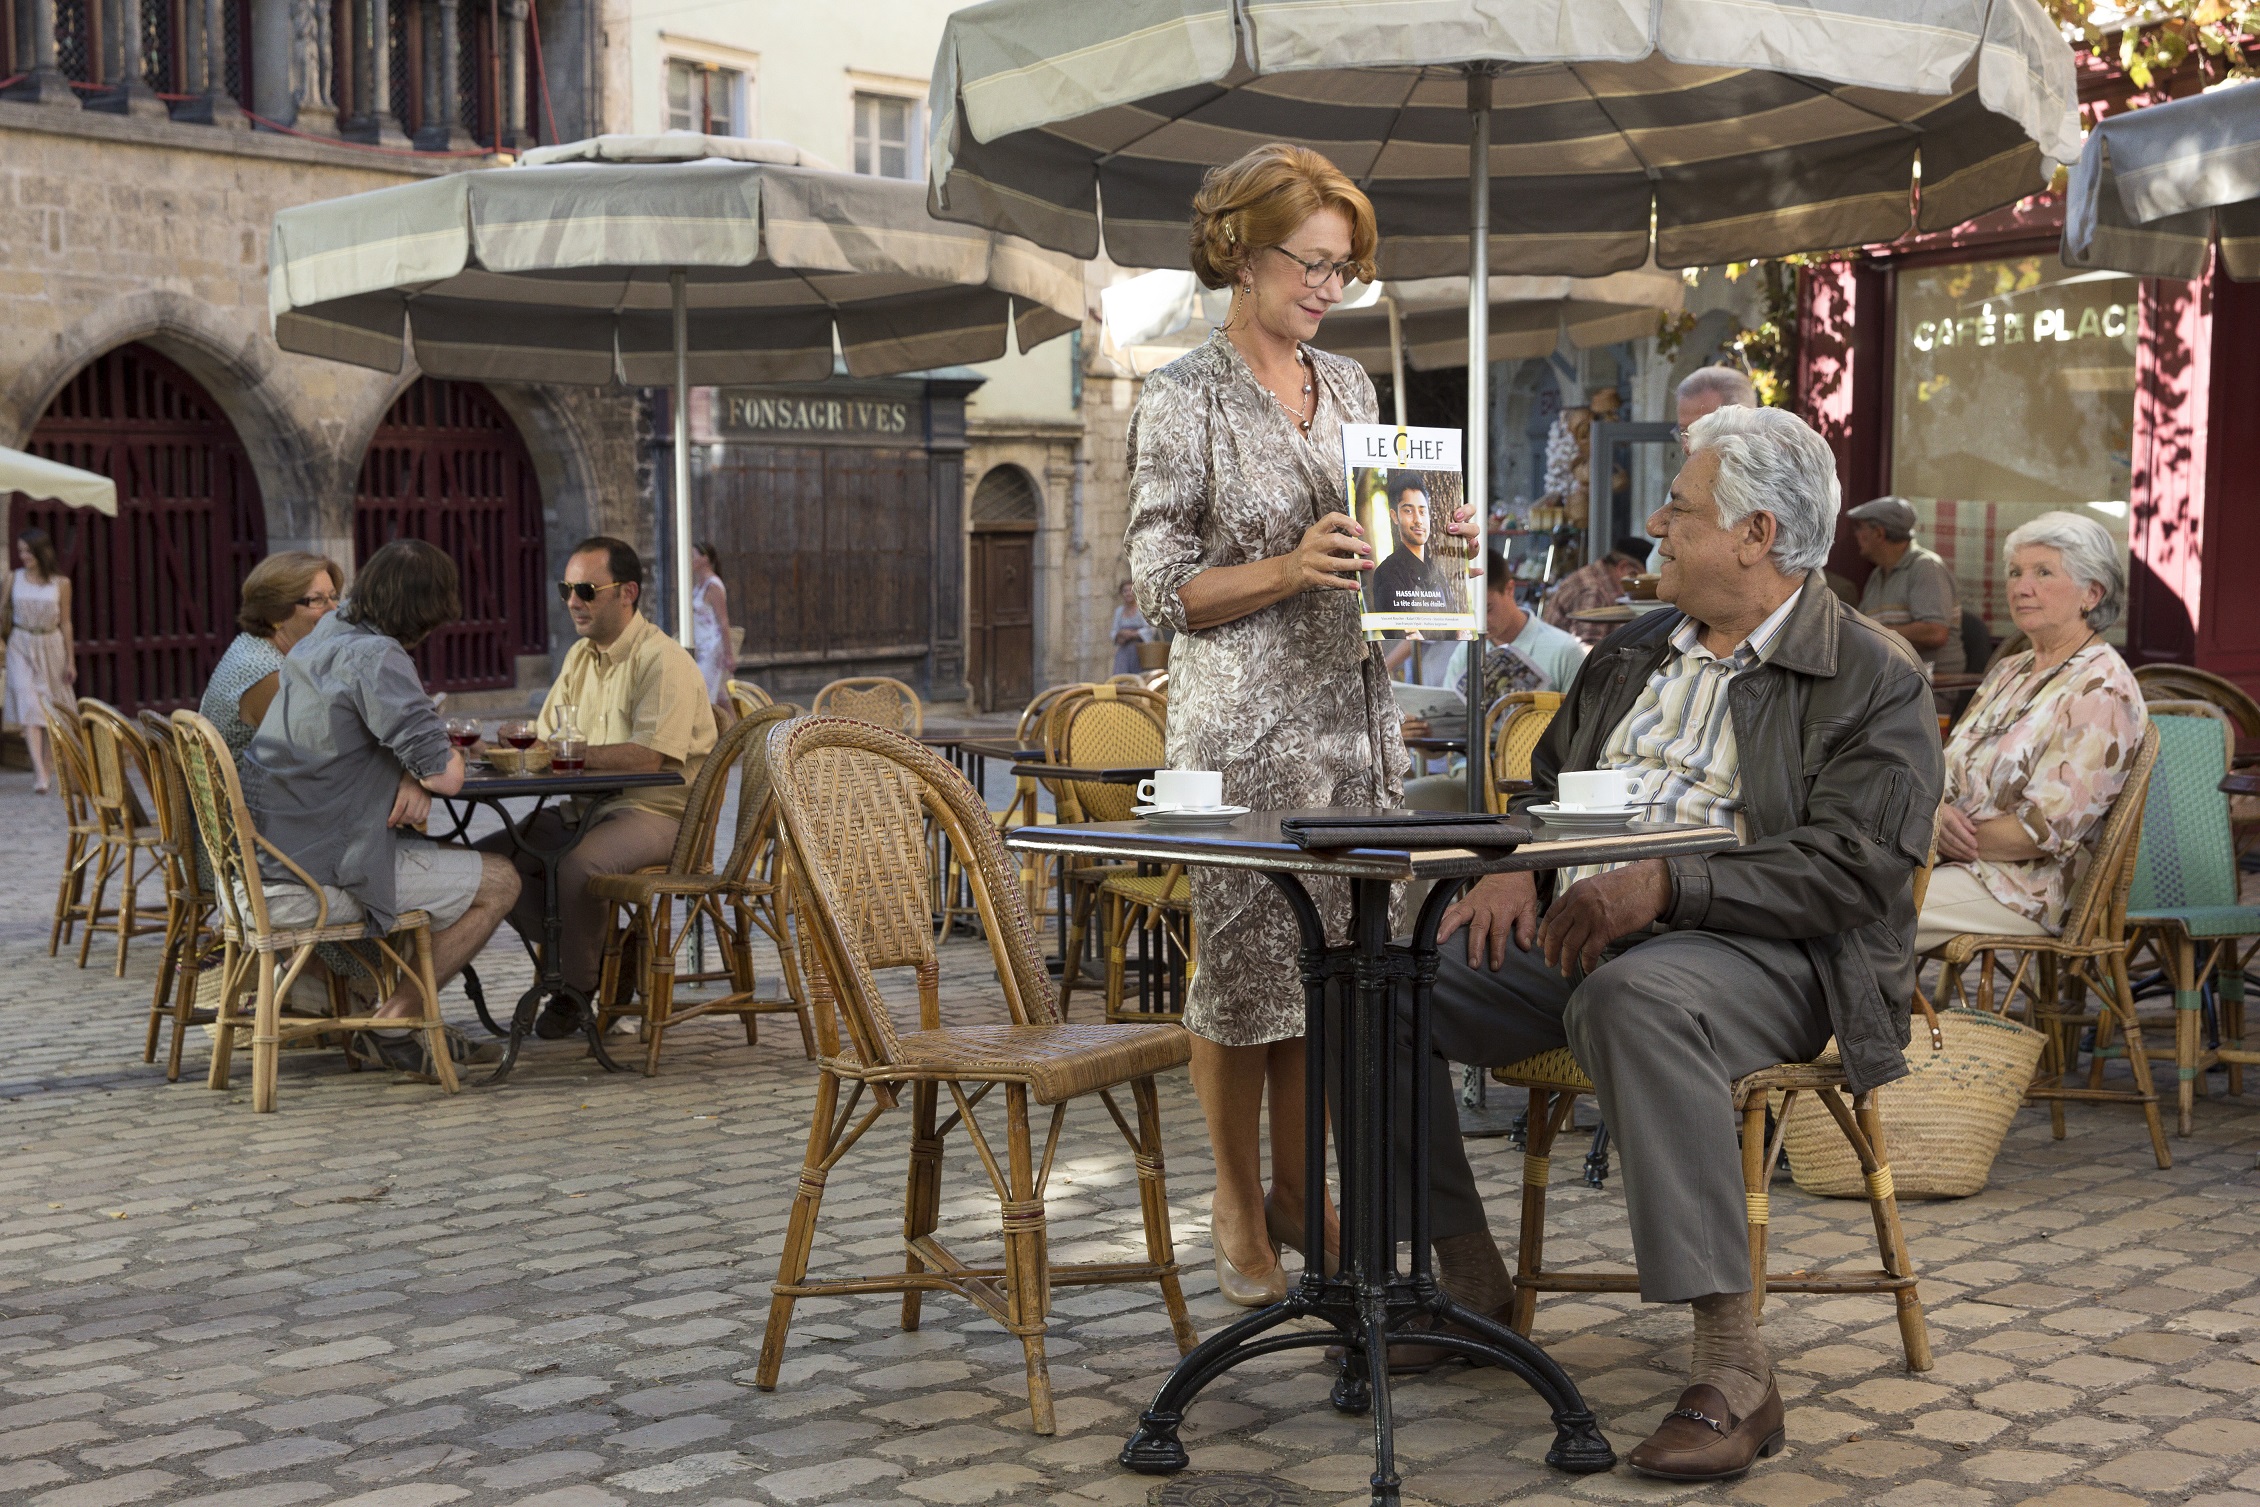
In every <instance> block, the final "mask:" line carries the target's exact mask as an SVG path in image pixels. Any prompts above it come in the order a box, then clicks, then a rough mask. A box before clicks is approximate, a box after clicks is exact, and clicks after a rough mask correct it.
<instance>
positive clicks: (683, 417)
mask: <svg viewBox="0 0 2260 1507" xmlns="http://www.w3.org/2000/svg"><path fill="white" fill-rule="evenodd" d="M667 284H668V287H669V289H670V290H671V291H672V292H673V294H674V300H675V403H674V408H675V488H674V491H675V537H674V539H673V540H672V541H670V542H671V543H672V544H673V546H674V548H673V551H672V553H673V555H674V559H673V560H672V561H671V562H670V563H669V565H668V572H669V574H671V575H672V576H673V577H674V580H673V582H672V583H671V584H672V585H673V586H674V596H675V636H676V637H677V638H678V639H680V640H682V644H683V647H684V648H686V649H688V648H690V647H691V314H690V274H689V273H688V272H686V271H685V270H684V269H683V268H681V267H677V268H676V269H675V270H674V271H672V272H670V273H668V274H667Z"/></svg>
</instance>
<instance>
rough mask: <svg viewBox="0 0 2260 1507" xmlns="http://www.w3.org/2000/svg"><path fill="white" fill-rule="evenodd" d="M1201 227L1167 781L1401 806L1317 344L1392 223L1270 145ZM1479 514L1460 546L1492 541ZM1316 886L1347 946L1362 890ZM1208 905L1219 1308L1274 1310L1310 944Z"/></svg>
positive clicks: (1176, 415) (1155, 486)
mask: <svg viewBox="0 0 2260 1507" xmlns="http://www.w3.org/2000/svg"><path fill="white" fill-rule="evenodd" d="M1193 210H1194V215H1193V229H1192V270H1193V272H1194V273H1195V274H1196V275H1197V276H1198V277H1199V278H1200V279H1201V281H1202V282H1203V283H1205V284H1207V285H1208V286H1209V287H1212V288H1221V287H1226V286H1229V287H1230V288H1231V289H1232V312H1231V314H1230V316H1229V318H1227V320H1226V321H1225V323H1224V326H1223V327H1222V328H1221V329H1219V330H1217V331H1214V332H1213V333H1211V335H1210V336H1209V339H1208V343H1207V344H1205V345H1203V346H1201V347H1199V348H1198V349H1196V350H1194V351H1192V352H1190V353H1189V354H1187V355H1185V356H1183V357H1180V358H1179V359H1178V360H1176V361H1173V362H1171V363H1170V364H1169V365H1167V366H1165V367H1163V368H1162V369H1161V370H1159V371H1157V372H1155V373H1153V374H1152V375H1151V376H1150V377H1148V378H1147V379H1146V383H1145V389H1144V392H1143V394H1142V396H1141V397H1140V398H1139V400H1138V408H1137V411H1136V413H1135V414H1134V415H1133V416H1132V418H1131V425H1130V436H1129V451H1130V455H1129V461H1130V467H1129V469H1130V526H1129V531H1128V535H1127V537H1126V539H1125V541H1124V542H1125V545H1126V547H1127V549H1128V552H1129V556H1130V575H1131V581H1132V583H1133V584H1134V585H1135V587H1136V588H1137V596H1138V604H1139V606H1140V607H1141V608H1142V609H1143V610H1144V613H1145V616H1146V619H1147V620H1148V621H1149V622H1151V623H1153V624H1155V625H1156V626H1160V625H1167V626H1168V627H1169V628H1171V629H1173V630H1174V631H1175V635H1176V636H1175V639H1174V641H1173V642H1172V644H1171V648H1170V657H1169V740H1168V758H1169V764H1170V767H1171V768H1174V769H1213V770H1217V771H1219V772H1221V773H1222V774H1223V776H1224V798H1225V799H1226V800H1227V801H1231V802H1234V803H1236V804H1239V805H1245V806H1250V807H1253V808H1255V809H1257V810H1287V809H1291V808H1298V807H1313V806H1393V805H1395V804H1397V801H1398V799H1399V797H1400V795H1401V792H1402V783H1403V778H1404V770H1405V765H1406V759H1405V746H1404V740H1403V739H1402V737H1401V736H1400V735H1399V732H1398V720H1399V719H1398V715H1397V703H1396V700H1395V698H1394V697H1393V696H1392V695H1391V693H1390V690H1389V681H1388V672H1387V671H1386V670H1385V669H1384V668H1383V667H1382V663H1381V660H1380V658H1379V656H1378V655H1377V654H1375V653H1374V652H1372V650H1370V649H1369V648H1368V647H1367V645H1366V642H1365V639H1364V636H1363V634H1362V633H1361V632H1360V630H1359V623H1358V616H1359V600H1360V598H1359V583H1360V581H1361V579H1362V573H1363V572H1365V571H1369V570H1371V569H1372V568H1373V551H1372V549H1371V547H1370V546H1369V545H1368V544H1367V542H1366V539H1365V534H1364V530H1362V529H1361V528H1359V526H1358V525H1357V523H1356V522H1355V521H1353V520H1352V519H1351V518H1350V517H1349V516H1348V515H1347V513H1346V512H1345V511H1344V505H1345V501H1346V499H1345V497H1344V495H1343V466H1342V426H1343V425H1344V424H1356V423H1372V422H1373V421H1374V416H1375V403H1374V393H1373V383H1372V381H1371V380H1370V379H1369V378H1368V377H1367V376H1366V374H1365V372H1364V370H1363V369H1362V368H1360V367H1359V366H1358V365H1357V364H1356V363H1355V362H1352V361H1348V360H1345V359H1343V358H1342V357H1339V356H1335V355H1330V354H1328V353H1327V352H1325V351H1320V350H1314V349H1313V348H1312V347H1311V346H1310V345H1309V344H1307V342H1308V341H1309V339H1310V338H1311V337H1312V336H1313V335H1315V334H1316V333H1317V331H1318V326H1319V321H1320V320H1321V319H1323V318H1324V317H1325V315H1326V312H1327V311H1328V310H1329V309H1331V308H1332V307H1333V306H1334V305H1335V304H1337V303H1339V302H1340V301H1341V298H1342V288H1343V284H1344V283H1345V282H1346V281H1348V280H1351V279H1370V278H1371V277H1372V275H1373V253H1374V246H1375V234H1374V223H1373V207H1372V205H1370V204H1369V203H1368V202H1367V201H1366V198H1365V195H1364V194H1362V193H1360V192H1359V191H1358V189H1357V187H1356V185H1354V184H1353V183H1351V182H1350V180H1349V179H1348V178H1347V177H1345V176H1343V174H1342V173H1341V172H1340V171H1339V170H1338V169H1336V168H1335V167H1334V165H1333V164H1332V163H1330V162H1328V161H1327V160H1326V159H1325V158H1324V157H1321V156H1319V155H1318V154H1317V153H1316V152H1312V151H1308V150H1305V149H1303V148H1300V147H1292V146H1282V145H1271V146H1265V147H1259V148H1257V149H1256V150H1255V151H1253V152H1250V153H1249V154H1247V155H1246V156H1245V157H1242V158H1241V159H1240V160H1239V161H1237V162H1234V163H1231V164H1229V165H1227V166H1225V167H1221V168H1217V169H1215V170H1214V171H1212V172H1211V173H1210V174H1209V175H1208V177H1207V179H1206V180H1205V181H1204V182H1203V183H1202V185H1201V190H1200V193H1199V194H1198V195H1196V196H1195V198H1194V200H1193ZM1467 517H1468V513H1467V510H1465V509H1462V510H1461V511H1460V514H1459V515H1458V517H1457V518H1456V519H1455V520H1454V522H1453V524H1452V529H1453V532H1455V533H1459V534H1463V535H1464V534H1467V533H1470V532H1472V529H1473V525H1471V524H1469V523H1468V522H1467V521H1466V520H1467ZM1310 889H1311V897H1312V899H1313V900H1315V901H1316V902H1317V903H1318V906H1319V909H1320V912H1321V914H1322V915H1323V916H1324V917H1325V918H1326V923H1327V927H1328V930H1329V932H1330V934H1332V935H1334V936H1337V937H1338V936H1341V935H1342V934H1344V933H1345V932H1346V931H1347V928H1348V923H1349V910H1350V905H1349V887H1348V885H1347V884H1345V883H1343V882H1342V881H1339V880H1320V881H1317V882H1314V883H1312V884H1311V886H1310ZM1192 900H1193V925H1194V930H1195V933H1196V935H1197V936H1198V937H1199V939H1200V952H1201V962H1200V968H1199V970H1198V971H1197V972H1196V973H1195V974H1194V976H1193V980H1192V983H1191V985H1190V989H1189V992H1188V995H1187V999H1186V1003H1185V1026H1186V1029H1187V1030H1188V1031H1189V1032H1190V1033H1191V1034H1192V1037H1193V1060H1192V1071H1193V1085H1194V1088H1195V1090H1196V1091H1197V1092H1198V1094H1199V1095H1200V1100H1201V1109H1202V1113H1203V1114H1204V1115H1205V1116H1206V1118H1207V1120H1208V1130H1209V1145H1210V1149H1211V1151H1212V1152H1213V1153H1214V1155H1215V1157H1216V1195H1215V1199H1214V1202H1213V1204H1212V1205H1211V1209H1210V1223H1209V1233H1210V1243H1211V1245H1212V1246H1213V1247H1214V1249H1215V1256H1216V1274H1217V1284H1218V1287H1219V1288H1220V1290H1221V1291H1222V1292H1223V1293H1224V1295H1225V1296H1226V1297H1227V1298H1229V1299H1230V1300H1231V1301H1233V1302H1235V1303H1238V1304H1241V1305H1242V1306H1244V1307H1256V1306H1260V1305H1262V1304H1264V1303H1267V1302H1271V1301H1275V1300H1276V1299H1278V1298H1280V1297H1282V1296H1284V1295H1285V1292H1286V1274H1285V1271H1284V1270H1283V1268H1282V1267H1281V1266H1280V1264H1279V1259H1278V1248H1277V1244H1275V1243H1274V1242H1278V1243H1283V1244H1287V1245H1289V1246H1295V1245H1297V1244H1298V1243H1299V1241H1300V1239H1301V1236H1302V1230H1303V1215H1304V1210H1303V1168H1304V1158H1303V1149H1304V1148H1303V1111H1304V1105H1303V986H1302V977H1301V973H1300V971H1299V969H1298V967H1297V963H1296V954H1297V950H1298V948H1299V945H1300V938H1299V936H1298V934H1297V932H1296V929H1295V923H1294V918H1293V917H1292V916H1291V915H1290V914H1289V912H1288V910H1287V906H1286V902H1285V901H1284V900H1283V899H1281V898H1280V896H1279V895H1278V893H1277V892H1276V891H1274V890H1273V889H1272V887H1271V885H1270V883H1269V881H1267V880H1266V879H1265V878H1264V877H1263V876H1261V875H1259V874H1251V873H1242V872H1237V871H1225V870H1219V869H1210V868H1196V869H1194V870H1193V871H1192ZM1267 1088H1268V1092H1269V1098H1270V1105H1271V1192H1270V1195H1269V1196H1268V1197H1266V1195H1265V1193H1264V1190H1263V1176H1262V1173H1263V1169H1262V1165H1261V1155H1260V1151H1259V1147H1260V1139H1259V1134H1258V1133H1259V1130H1260V1129H1261V1122H1262V1118H1263V1108H1264V1101H1265V1097H1266V1090H1267ZM1336 1241H1337V1236H1336V1234H1335V1229H1334V1224H1333V1221H1332V1220H1331V1219H1329V1220H1328V1222H1327V1242H1328V1245H1329V1246H1330V1247H1331V1246H1332V1245H1334V1244H1335V1243H1336ZM1310 1259H1311V1253H1308V1252H1306V1253H1305V1260H1306V1261H1309V1260H1310Z"/></svg>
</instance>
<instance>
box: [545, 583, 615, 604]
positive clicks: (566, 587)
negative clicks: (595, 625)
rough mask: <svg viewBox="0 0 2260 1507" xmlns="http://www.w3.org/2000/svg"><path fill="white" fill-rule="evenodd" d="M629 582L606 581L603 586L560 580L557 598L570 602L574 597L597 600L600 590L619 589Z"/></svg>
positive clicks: (583, 599)
mask: <svg viewBox="0 0 2260 1507" xmlns="http://www.w3.org/2000/svg"><path fill="white" fill-rule="evenodd" d="M627 584H628V583H627V582H625V581H606V582H605V583H604V584H603V585H601V586H591V585H590V584H589V583H588V582H586V581H559V582H558V583H557V600H559V601H560V602H570V601H572V600H573V598H575V597H579V598H580V599H581V600H582V601H584V602H593V601H595V600H596V594H597V593H598V592H600V591H617V590H618V589H619V588H621V587H622V586H625V585H627Z"/></svg>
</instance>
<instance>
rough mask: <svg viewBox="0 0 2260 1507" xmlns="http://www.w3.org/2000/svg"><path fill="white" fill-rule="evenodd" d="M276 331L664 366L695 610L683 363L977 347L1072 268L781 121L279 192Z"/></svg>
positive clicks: (353, 356)
mask: <svg viewBox="0 0 2260 1507" xmlns="http://www.w3.org/2000/svg"><path fill="white" fill-rule="evenodd" d="M268 297H269V304H270V311H271V315H272V319H273V325H274V334H275V340H276V342H277V343H278V344H280V345H281V346H282V347H283V349H285V350H290V351H297V352H300V353H303V354H306V355H312V356H327V357H330V358H331V359H333V360H338V361H349V362H353V363H355V364H357V365H360V366H368V367H374V368H376V369H377V370H379V371H388V372H397V371H399V370H401V369H402V362H403V361H404V359H405V358H406V355H407V354H408V352H410V351H413V352H414V354H415V358H416V364H417V366H418V367H419V368H421V369H422V371H423V372H424V373H425V374H426V375H428V376H433V377H453V378H464V379H469V380H474V381H502V382H568V383H588V384H602V383H609V382H621V383H625V384H628V385H630V386H639V387H659V386H668V385H672V386H673V388H674V390H675V402H674V405H673V407H674V438H675V447H674V448H675V467H674V479H675V485H674V493H675V505H674V520H673V523H674V526H673V530H672V532H673V538H672V540H671V544H672V551H671V561H672V575H673V580H672V582H671V585H672V587H673V596H674V607H675V613H674V616H675V624H676V629H677V632H678V633H679V634H680V636H681V637H682V639H683V641H684V642H685V643H686V644H687V643H688V642H689V641H690V633H691V627H690V624H691V599H690V592H689V591H688V590H687V583H688V582H689V579H690V550H691V528H690V443H689V439H690V435H689V404H688V402H687V398H688V395H689V390H690V388H691V386H692V385H693V384H694V383H695V384H699V385H707V384H714V383H726V382H786V381H814V380H821V379H823V378H827V377H829V376H831V375H832V373H833V370H834V362H835V359H839V358H844V360H845V363H846V367H847V371H848V373H849V374H850V375H851V376H857V377H876V376H886V375H891V374H894V373H897V372H904V371H917V370H923V369H926V368H930V367H937V366H948V365H954V364H957V363H960V362H968V361H988V360H994V359H996V358H997V357H999V356H1002V355H1003V354H1004V353H1005V348H1006V343H1007V338H1008V337H1007V331H1008V330H1010V331H1012V332H1013V333H1014V334H1016V335H1017V337H1018V342H1019V346H1020V349H1022V350H1024V351H1025V350H1027V349H1029V348H1030V347H1032V346H1034V345H1036V344H1037V343H1038V342H1040V341H1044V340H1048V339H1051V338H1052V337H1053V336H1055V335H1061V334H1065V333H1066V332H1067V331H1069V330H1073V329H1079V328H1081V326H1082V319H1083V279H1082V272H1081V269H1080V268H1078V267H1077V266H1076V265H1075V264H1074V263H1073V262H1071V261H1069V260H1068V259H1067V258H1065V257H1062V256H1059V255H1056V254H1054V253H1051V252H1047V251H1041V250H1038V249H1037V248H1035V247H1033V246H1030V245H1028V244H1027V243H1026V242H1024V241H1020V240H1017V239H1015V238H1014V237H1012V236H1010V235H1005V234H998V233H996V232H992V231H987V230H978V229H973V228H971V227H968V226H964V225H953V224H944V223H942V222H940V221H937V220H935V219H933V218H931V217H930V216H929V215H928V214H927V213H926V203H925V195H924V194H923V193H922V192H921V191H920V189H919V186H918V185H917V184H915V183H904V182H900V181H897V180H893V179H887V178H876V177H868V176H860V175H856V174H851V173H840V172H833V171H830V170H828V169H825V168H822V167H819V166H812V165H810V160H809V159H804V158H803V157H802V156H801V154H800V153H799V152H798V150H797V149H795V148H793V147H791V146H789V145H785V144H783V143H778V142H759V141H744V140H736V139H729V138H714V137H701V136H684V135H673V134H671V135H668V136H664V137H598V138H595V139H594V140H592V141H586V142H575V143H572V144H570V145H565V146H558V147H548V148H542V149H539V150H537V151H534V152H529V153H527V155H526V162H525V164H524V165H521V166H516V167H506V168H490V169H486V170H483V171H475V172H465V173H452V174H448V175H446V176H443V177H438V178H430V179H426V180H424V181H422V182H419V183H409V184H403V185H400V186H398V187H394V188H383V189H377V190H375V191H373V192H370V193H365V194H355V195H353V196H351V197H349V198H344V199H334V200H330V201H328V202H326V203H320V204H310V205H306V206H304V207H302V208H298V209H288V210H284V211H283V212H282V213H281V214H279V215H277V216H276V217H275V228H274V238H273V250H272V257H271V262H270V269H269V273H268Z"/></svg>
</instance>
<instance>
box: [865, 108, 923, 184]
mask: <svg viewBox="0 0 2260 1507" xmlns="http://www.w3.org/2000/svg"><path fill="white" fill-rule="evenodd" d="M918 116H919V102H918V101H917V100H915V99H909V98H906V97H904V96H902V95H897V94H866V93H862V92H860V91H859V92H858V93H857V94H856V96H855V170H856V171H857V172H859V173H869V174H871V175H873V176H875V177H880V178H915V177H917V176H918V175H919V173H920V172H922V171H923V170H924V168H923V164H921V163H920V162H919V160H918V138H919V134H920V133H919V129H918Z"/></svg>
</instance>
